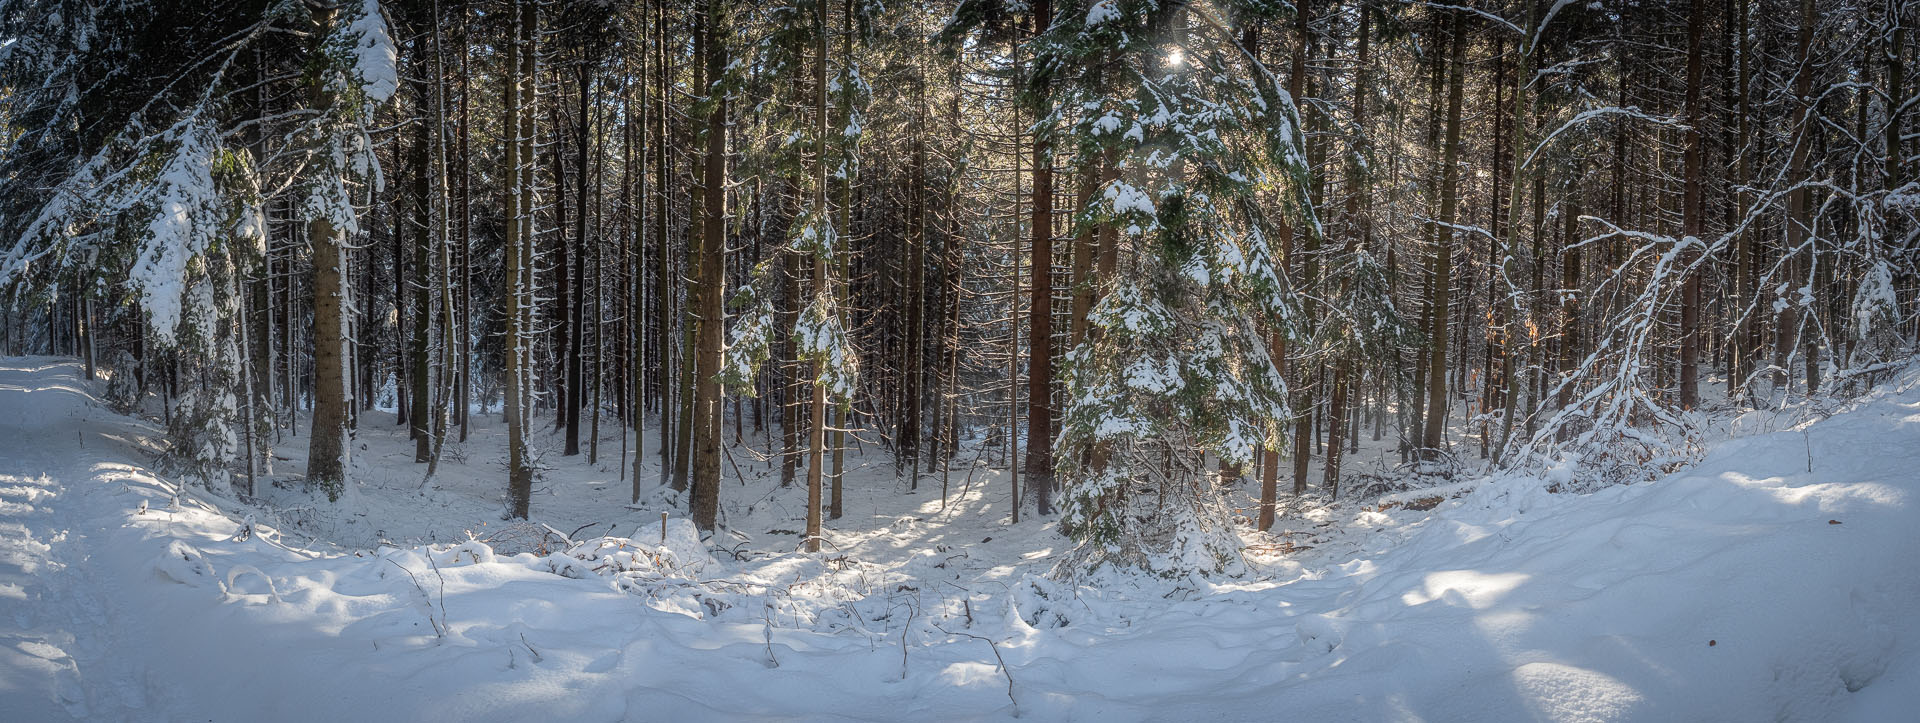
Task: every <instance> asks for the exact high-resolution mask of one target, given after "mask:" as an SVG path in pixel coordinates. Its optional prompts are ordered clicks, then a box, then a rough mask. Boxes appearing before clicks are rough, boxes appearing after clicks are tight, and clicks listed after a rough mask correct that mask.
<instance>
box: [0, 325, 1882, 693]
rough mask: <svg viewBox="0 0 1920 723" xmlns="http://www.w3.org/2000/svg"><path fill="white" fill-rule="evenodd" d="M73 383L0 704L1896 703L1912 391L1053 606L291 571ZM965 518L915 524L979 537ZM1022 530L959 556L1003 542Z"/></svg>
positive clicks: (418, 550)
mask: <svg viewBox="0 0 1920 723" xmlns="http://www.w3.org/2000/svg"><path fill="white" fill-rule="evenodd" d="M77 377H78V370H77V367H76V365H74V364H72V363H70V362H68V361H66V360H58V359H48V358H7V359H0V720H8V721H14V720H21V721H26V720H33V721H53V720H62V719H67V718H72V719H87V720H187V719H193V720H215V721H229V720H250V719H267V720H337V719H348V718H350V719H355V720H396V721H397V720H424V719H432V720H521V719H530V718H541V719H556V720H557V719H567V720H602V721H614V720H667V719H682V718H684V719H700V718H710V717H714V716H718V715H725V716H728V717H733V718H750V719H771V718H802V719H846V718H854V719H872V720H891V719H900V718H908V717H912V718H941V719H953V718H960V719H1002V718H1007V717H1011V716H1014V715H1016V714H1018V715H1020V716H1021V717H1023V718H1027V719H1038V720H1061V719H1066V720H1094V719H1097V720H1102V721H1114V720H1147V719H1166V718H1173V717H1177V718H1185V719H1211V720H1273V719H1276V718H1290V719H1300V720H1436V721H1446V720H1567V721H1576V720H1843V719H1854V720H1896V719H1900V718H1902V717H1905V716H1906V715H1908V714H1910V713H1911V711H1912V710H1914V709H1915V707H1916V706H1917V705H1920V652H1917V651H1920V620H1916V619H1915V616H1914V614H1913V611H1914V607H1913V606H1914V601H1915V600H1920V569H1916V567H1915V566H1914V564H1913V561H1914V560H1915V559H1920V498H1916V495H1920V374H1916V373H1913V372H1909V373H1907V374H1904V375H1902V376H1901V377H1900V378H1898V379H1896V380H1894V381H1891V382H1888V383H1887V384H1886V385H1884V386H1883V387H1882V388H1881V389H1879V390H1876V391H1874V392H1872V393H1870V394H1869V395H1868V396H1867V397H1865V398H1864V399H1862V400H1861V401H1859V402H1857V403H1854V404H1852V405H1849V406H1848V407H1847V408H1846V409H1843V410H1842V411H1840V412H1838V413H1836V414H1835V415H1833V416H1832V417H1829V418H1826V419H1824V420H1821V421H1817V422H1813V423H1810V424H1806V425H1801V426H1799V427H1794V428H1790V429H1785V430H1781V431H1772V432H1766V433H1755V434H1750V435H1748V436H1739V437H1735V438H1732V439H1726V440H1721V441H1717V442H1713V443H1712V446H1711V447H1710V450H1709V453H1708V455H1707V457H1706V458H1705V459H1704V460H1703V461H1702V462H1701V463H1700V464H1699V465H1697V466H1695V467H1692V468H1689V469H1686V470H1682V471H1680V472H1678V473H1676V474H1674V475H1671V476H1669V477H1667V478H1665V479H1662V480H1658V481H1655V482H1651V483H1647V484H1642V485H1634V486H1625V487H1614V488H1609V489H1605V490H1602V491H1601V492H1598V493H1595V494H1592V495H1585V496H1574V495H1561V494H1552V493H1548V492H1546V491H1545V490H1544V489H1543V488H1544V484H1543V483H1542V482H1541V481H1539V480H1524V479H1513V478H1507V479H1493V480H1488V481H1486V482H1484V483H1482V484H1480V485H1479V486H1478V487H1476V488H1475V489H1474V490H1473V491H1471V492H1469V493H1466V494H1465V495H1463V496H1461V497H1459V498H1456V499H1452V500H1448V501H1447V502H1444V503H1442V504H1441V505H1439V506H1438V507H1437V508H1435V509H1433V510H1432V511H1430V512H1415V511H1410V510H1405V509H1388V510H1378V509H1367V508H1362V507H1359V506H1357V505H1356V506H1352V507H1348V508H1340V509H1339V511H1338V514H1337V515H1336V516H1334V517H1332V518H1330V519H1329V520H1328V522H1329V523H1330V526H1329V531H1328V532H1326V533H1325V534H1324V535H1323V537H1324V539H1325V542H1323V544H1321V545H1320V546H1319V547H1317V548H1316V549H1314V550H1311V551H1308V552H1306V553H1302V554H1298V555H1295V556H1292V557H1288V558H1286V559H1284V560H1282V561H1280V562H1277V563H1273V564H1268V565H1262V566H1261V567H1262V570H1263V574H1262V575H1260V576H1256V577H1253V578H1250V579H1245V580H1228V581H1220V582H1215V583H1208V582H1205V581H1183V582H1182V583H1180V584H1165V585H1160V584H1157V583H1138V584H1125V582H1124V581H1120V582H1115V581H1108V582H1109V584H1106V585H1103V586H1099V587H1091V586H1090V587H1083V588H1081V589H1079V590H1078V591H1065V592H1056V593H1054V594H1053V595H1051V596H1049V595H1046V594H1042V593H1041V592H1038V591H1039V590H1040V589H1041V588H1044V587H1045V586H1046V584H1045V583H1044V582H1041V581H1039V580H1038V579H1036V578H1030V577H1028V578H1022V579H1020V580H1019V581H1017V582H1015V583H1013V584H1011V585H1009V584H1006V583H1001V582H996V583H994V584H992V585H981V584H976V583H975V582H973V580H972V579H960V580H957V581H956V580H955V579H954V578H951V577H948V576H947V575H946V573H947V572H948V568H947V567H945V566H943V565H941V564H940V561H939V559H938V558H933V557H925V556H920V557H916V558H914V561H909V562H907V563H905V564H902V565H900V566H898V567H894V568H888V569H885V570H882V571H880V572H878V573H877V574H878V575H879V576H880V578H879V584H875V585H870V586H866V587H858V586H855V585H853V584H850V583H847V582H845V580H846V579H847V575H849V574H851V573H846V572H844V571H841V572H840V573H838V574H836V573H835V572H833V566H834V564H842V565H843V566H844V565H851V564H853V563H850V562H845V561H843V563H831V562H830V560H831V558H832V557H833V556H832V555H819V556H808V555H804V554H799V553H784V554H778V555H771V556H768V557H764V558H760V559H756V560H750V561H747V562H733V561H725V562H721V561H711V562H709V563H708V564H706V565H705V566H690V567H700V568H701V569H700V570H699V571H698V572H697V575H676V574H655V575H650V576H636V575H629V576H625V577H622V576H619V575H599V576H596V575H595V574H593V573H590V572H589V573H582V572H579V571H575V570H570V569H560V570H559V571H560V572H562V573H566V574H573V575H577V576H578V579H576V578H575V577H568V576H565V575H563V574H554V570H555V569H556V568H555V567H554V564H555V562H556V561H558V562H564V560H556V558H555V557H553V556H549V557H536V556H534V555H520V556H507V555H505V554H501V555H499V556H498V557H495V556H494V555H493V554H492V552H491V551H489V550H484V549H468V550H465V551H462V550H460V549H450V548H446V547H444V546H440V547H435V548H426V547H418V546H414V547H408V548H405V549H399V548H392V547H386V548H382V549H379V550H374V551H362V552H358V553H355V552H346V553H342V552H313V551H307V550H301V549H294V548H289V547H287V546H284V545H283V544H281V543H279V542H276V539H277V535H275V534H274V533H273V531H272V530H271V529H269V528H266V527H264V526H263V527H261V528H259V532H258V534H255V535H253V536H251V537H250V538H248V539H244V540H238V539H231V538H234V537H235V532H236V531H238V530H239V529H240V525H239V524H238V523H237V522H236V521H235V520H234V519H232V518H231V517H229V516H227V515H224V514H221V513H220V512H218V511H216V510H215V509H213V508H212V507H210V506H208V505H207V504H204V503H203V502H201V501H199V500H197V499H196V498H195V497H194V495H193V494H191V493H186V492H183V493H181V494H182V496H181V497H180V499H179V502H178V504H174V490H175V487H174V486H173V485H172V484H171V483H170V482H169V481H167V480H165V479H162V478H161V477H159V476H158V475H156V474H154V473H153V472H151V471H149V469H148V465H149V464H150V463H149V462H148V461H147V460H149V459H150V456H149V455H148V454H147V452H146V451H143V450H149V451H150V449H151V448H150V446H149V445H151V444H152V443H151V442H150V441H149V440H150V439H153V438H155V437H157V435H158V434H159V430H158V429H156V428H154V426H153V425H150V424H146V423H143V422H139V421H135V420H131V419H128V418H125V417H121V416H118V415H115V414H112V413H111V412H109V411H108V410H106V409H105V408H103V407H102V406H101V404H100V403H99V402H98V401H97V400H96V399H95V397H94V396H93V394H92V393H91V392H89V391H88V386H87V385H86V384H85V383H83V382H80V381H79V380H78V378H77ZM769 484H771V483H769ZM143 505H144V509H143ZM963 519H973V516H963ZM975 524H977V525H978V526H979V528H980V529H978V530H970V529H968V530H963V529H952V528H942V533H941V534H946V535H951V536H952V537H953V538H955V539H962V538H964V539H969V540H972V539H980V537H975V536H974V535H975V534H979V535H980V536H981V537H985V536H987V535H989V534H996V535H999V534H1002V533H1004V532H1005V529H1004V525H1003V524H1002V523H1001V521H1000V520H998V519H997V516H980V517H979V518H978V521H977V523H975ZM1025 524H1027V525H1029V526H1033V527H1036V529H1037V525H1034V523H1031V522H1029V523H1025ZM915 529H917V528H912V527H909V528H908V529H907V532H908V533H911V532H913V531H914V530H915ZM658 532H659V529H658V528H655V530H654V532H653V533H652V534H656V535H657V534H658ZM1033 534H1035V533H1032V532H1031V531H1021V534H1020V535H1018V536H1016V537H1015V541H1014V542H1013V543H1011V544H1010V545H1008V547H1007V549H1004V550H994V549H993V548H995V547H997V546H996V545H993V544H992V543H981V544H979V545H978V546H977V549H976V550H975V551H974V555H975V557H976V558H983V559H988V560H996V559H1018V558H1019V552H1020V550H1022V549H1031V547H1030V545H1031V543H1033V542H1034V540H1033V539H1032V535H1033ZM634 537H635V539H636V540H638V539H642V538H643V537H644V535H642V534H635V535H634ZM997 541H998V540H996V542H997ZM919 542H929V541H928V540H920V541H919ZM893 544H896V545H900V546H902V547H905V548H907V549H916V548H918V547H919V545H918V544H916V541H914V540H895V541H893ZM1002 544H1007V543H1002ZM1065 548H1066V545H1065V544H1064V541H1063V542H1062V544H1058V545H1054V546H1053V548H1052V549H1053V550H1054V552H1053V553H1052V554H1053V555H1058V554H1060V553H1061V551H1063V550H1064V549H1065ZM679 553H681V554H683V555H684V556H685V557H688V558H691V557H692V556H694V555H697V554H698V553H697V551H688V550H684V549H683V550H680V551H679ZM688 561H689V562H690V561H691V560H688ZM1044 563H1045V560H1044V559H1042V560H1033V561H1031V565H1032V566H1033V567H1034V568H1037V569H1044ZM402 571H404V574H403V572H402ZM416 580H418V581H421V582H422V583H424V584H419V585H416V582H415V581H416ZM776 581H777V583H778V584H777V585H776V584H775V583H776ZM776 591H777V592H776ZM436 626H438V627H442V628H444V629H445V631H446V632H445V634H444V635H436V634H435V633H434V628H435V627H436ZM1001 660H1004V661H1005V664H1006V666H1007V668H1006V670H1005V671H1004V672H1003V670H1002V669H1001V668H1000V661H1001ZM1170 661H1180V664H1178V665H1170V664H1169V662H1170ZM1009 679H1010V680H1011V684H1010V683H1009Z"/></svg>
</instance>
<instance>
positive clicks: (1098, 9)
mask: <svg viewBox="0 0 1920 723" xmlns="http://www.w3.org/2000/svg"><path fill="white" fill-rule="evenodd" d="M1118 19H1120V7H1119V4H1118V3H1117V2H1115V0H1099V2H1096V3H1094V4H1093V7H1090V8H1087V21H1086V26H1087V27H1089V28H1093V27H1098V26H1100V25H1103V24H1105V23H1108V22H1111V21H1114V20H1118Z"/></svg>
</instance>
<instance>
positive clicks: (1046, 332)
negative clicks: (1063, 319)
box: [1026, 0, 1053, 515]
mask: <svg viewBox="0 0 1920 723" xmlns="http://www.w3.org/2000/svg"><path fill="white" fill-rule="evenodd" d="M1052 20H1053V3H1052V2H1051V0H1035V1H1034V3H1033V26H1034V27H1033V31H1034V33H1035V34H1040V33H1045V32H1046V31H1047V26H1048V25H1049V24H1050V23H1051V22H1052ZM1036 93H1037V94H1038V95H1039V96H1040V98H1041V100H1040V103H1042V104H1043V105H1045V104H1048V103H1050V102H1051V101H1050V99H1049V98H1048V94H1047V89H1046V88H1045V87H1044V85H1043V86H1042V87H1040V88H1038V89H1037V90H1036ZM1042 115H1045V113H1044V112H1043V113H1042ZM1032 231H1033V249H1032V256H1033V296H1032V301H1031V302H1029V306H1028V314H1029V315H1030V318H1029V320H1028V321H1029V323H1030V324H1031V328H1030V330H1029V331H1028V333H1027V337H1028V342H1027V348H1028V352H1029V353H1028V356H1027V461H1026V473H1027V487H1028V489H1031V490H1033V492H1034V503H1035V504H1036V505H1037V507H1038V509H1039V511H1040V514H1043V515H1050V514H1053V343H1052V342H1053V150H1052V148H1051V147H1050V145H1049V143H1048V141H1047V139H1046V137H1045V136H1036V137H1035V138H1034V141H1033V228H1032Z"/></svg>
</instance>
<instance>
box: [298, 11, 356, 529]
mask: <svg viewBox="0 0 1920 723" xmlns="http://www.w3.org/2000/svg"><path fill="white" fill-rule="evenodd" d="M311 9H312V17H313V22H314V24H315V25H317V26H318V30H317V31H316V32H315V33H314V37H315V38H319V39H320V40H317V41H316V42H317V43H323V42H325V40H324V39H325V38H326V37H327V36H328V35H329V34H330V31H331V28H332V26H333V23H334V21H335V18H336V16H337V15H338V12H339V11H338V10H337V9H335V8H333V7H327V6H320V5H315V6H311ZM314 52H316V53H318V52H323V51H321V50H320V49H319V48H316V49H315V51H314ZM319 77H320V76H316V80H314V81H313V85H312V90H311V93H312V96H311V97H312V103H313V107H314V108H315V109H316V110H318V111H319V112H320V113H321V114H322V115H325V114H328V113H331V112H333V110H332V109H333V104H334V101H335V98H334V93H333V92H332V91H331V90H329V87H330V86H329V84H328V83H326V82H324V81H323V80H319V79H318V78H319ZM344 171H345V169H335V172H344ZM307 241H308V243H309V244H311V245H312V247H313V373H314V386H313V429H312V430H311V432H310V433H309V434H310V437H309V438H308V445H307V483H308V484H310V485H314V486H317V487H319V488H320V489H321V490H322V491H324V492H326V494H327V499H328V500H330V501H338V500H339V499H340V495H341V493H342V492H344V491H345V490H346V485H347V466H348V458H349V456H350V455H351V448H350V447H349V446H348V444H347V415H348V414H349V412H350V410H349V406H351V405H352V404H353V399H352V397H351V395H350V394H349V392H348V389H347V362H348V355H347V348H346V347H347V338H346V326H347V317H346V314H347V309H349V308H352V305H351V304H350V303H348V301H347V286H346V284H345V283H344V278H343V276H344V274H345V272H346V251H347V249H346V238H345V237H344V236H343V234H342V233H341V232H340V230H339V229H337V228H335V227H334V224H333V221H332V219H331V218H329V217H328V216H327V215H326V214H315V215H314V216H313V218H311V219H308V221H307Z"/></svg>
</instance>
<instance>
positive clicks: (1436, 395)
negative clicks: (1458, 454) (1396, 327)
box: [1420, 12, 1467, 458]
mask: <svg viewBox="0 0 1920 723" xmlns="http://www.w3.org/2000/svg"><path fill="white" fill-rule="evenodd" d="M1451 25H1452V36H1453V40H1452V46H1453V49H1452V51H1451V53H1450V55H1449V57H1448V59H1447V65H1448V71H1447V138H1446V148H1445V150H1444V151H1442V153H1441V156H1442V160H1441V169H1442V170H1441V181H1440V222H1439V223H1438V224H1436V228H1435V229H1434V248H1433V259H1432V262H1431V264H1432V265H1431V266H1430V267H1429V270H1428V274H1427V275H1428V276H1429V277H1430V278H1431V279H1432V282H1431V283H1432V285H1431V287H1430V288H1429V289H1428V290H1427V293H1428V294H1429V301H1428V308H1430V309H1431V310H1432V311H1431V313H1432V315H1433V317H1432V318H1433V331H1432V336H1430V337H1428V345H1429V347H1430V349H1429V353H1430V354H1431V356H1430V357H1429V359H1428V364H1427V419H1426V424H1425V433H1426V436H1425V438H1424V439H1422V440H1421V442H1420V445H1421V447H1422V448H1424V449H1425V450H1426V451H1425V454H1426V455H1428V457H1429V458H1432V457H1433V456H1434V455H1436V454H1437V453H1438V452H1439V451H1440V450H1441V447H1442V444H1443V442H1444V440H1445V434H1446V427H1447V324H1448V322H1449V319H1448V313H1447V311H1448V307H1447V302H1448V298H1447V297H1448V295H1449V294H1448V291H1449V290H1450V287H1451V286H1452V281H1453V249H1452V246H1453V226H1454V220H1455V218H1456V217H1457V215H1458V209H1459V206H1460V194H1459V186H1460V165H1459V159H1460V106H1461V103H1462V101H1463V100H1464V99H1465V95H1466V91H1465V88H1464V84H1463V82H1462V78H1461V75H1462V69H1463V67H1464V66H1465V65H1466V62H1465V60H1466V58H1465V56H1466V47H1467V43H1466V39H1465V38H1463V37H1461V33H1462V32H1463V29H1464V28H1463V26H1464V23H1463V21H1462V17H1461V13H1459V12H1455V13H1454V14H1453V22H1452V23H1451Z"/></svg>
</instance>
